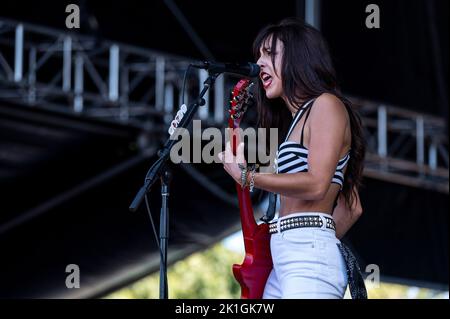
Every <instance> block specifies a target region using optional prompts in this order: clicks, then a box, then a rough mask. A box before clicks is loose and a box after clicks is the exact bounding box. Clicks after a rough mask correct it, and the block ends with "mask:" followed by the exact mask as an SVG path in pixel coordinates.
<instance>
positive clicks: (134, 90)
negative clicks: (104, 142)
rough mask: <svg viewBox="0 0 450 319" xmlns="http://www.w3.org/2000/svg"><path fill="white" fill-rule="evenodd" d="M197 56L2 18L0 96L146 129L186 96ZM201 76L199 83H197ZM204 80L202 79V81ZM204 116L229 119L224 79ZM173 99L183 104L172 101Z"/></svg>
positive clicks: (197, 74) (202, 72)
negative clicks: (191, 56) (138, 46)
mask: <svg viewBox="0 0 450 319" xmlns="http://www.w3.org/2000/svg"><path fill="white" fill-rule="evenodd" d="M190 62H192V61H190V60H189V59H186V58H183V57H178V56H174V55H168V54H162V53H159V52H156V51H151V50H146V49H142V48H137V47H133V46H129V45H124V44H117V43H113V42H109V41H104V40H101V41H100V40H98V39H96V38H93V37H86V36H82V35H79V34H75V33H69V32H61V31H55V30H52V29H48V28H44V27H40V26H36V25H30V24H25V23H17V22H14V21H11V20H5V19H0V83H1V87H0V98H1V99H9V100H15V101H17V102H21V103H26V104H28V105H32V106H46V107H51V106H52V107H53V108H56V109H59V110H61V111H72V112H75V113H80V114H83V115H86V116H92V117H97V118H104V119H110V120H115V121H120V122H122V123H125V124H133V125H137V126H140V127H142V128H148V126H149V125H151V124H152V119H153V118H155V117H157V116H159V117H163V118H164V119H165V121H166V122H167V121H169V122H170V120H171V119H172V118H173V116H172V115H173V112H174V111H175V112H176V110H177V109H178V106H179V105H180V104H181V101H182V98H183V97H182V86H183V78H184V73H185V71H186V69H187V67H188V65H189V63H190ZM206 76H207V71H205V70H195V71H193V72H191V74H190V77H189V79H188V81H187V85H186V92H185V97H184V98H185V103H188V102H189V101H188V100H189V94H188V92H189V91H190V90H191V87H195V86H200V85H202V84H203V80H204V79H205V78H206ZM193 82H196V83H193ZM199 82H200V83H199ZM213 92H214V99H213V100H212V101H211V102H210V101H209V100H210V99H209V95H208V96H206V100H207V104H206V105H205V107H204V108H203V109H202V111H201V112H200V114H199V116H200V118H202V119H206V118H209V116H210V115H211V116H212V119H213V120H214V121H215V122H216V123H223V121H224V115H225V114H224V109H223V105H224V104H225V103H224V100H222V99H221V98H222V97H223V96H224V79H223V77H219V78H218V79H217V81H216V84H215V87H214V90H213ZM175 104H178V105H177V106H175Z"/></svg>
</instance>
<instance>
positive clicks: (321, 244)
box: [263, 213, 347, 299]
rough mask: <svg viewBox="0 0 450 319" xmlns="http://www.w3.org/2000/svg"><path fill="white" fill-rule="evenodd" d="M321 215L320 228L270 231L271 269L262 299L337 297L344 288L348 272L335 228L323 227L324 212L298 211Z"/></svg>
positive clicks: (339, 296)
mask: <svg viewBox="0 0 450 319" xmlns="http://www.w3.org/2000/svg"><path fill="white" fill-rule="evenodd" d="M302 215H303V216H304V215H308V216H320V218H321V219H322V220H323V225H324V226H322V228H309V227H308V228H295V229H289V230H285V231H283V232H282V233H280V232H277V233H275V234H272V236H271V239H270V250H271V253H272V260H273V269H272V272H271V273H270V276H269V278H268V280H267V283H266V286H265V289H264V295H263V298H264V299H279V298H283V299H340V298H343V297H344V294H345V290H346V288H347V271H346V265H345V261H344V258H343V257H342V255H341V253H340V251H339V248H338V246H337V243H339V242H340V241H339V240H338V239H337V238H336V234H335V231H334V230H332V229H327V228H326V227H325V225H326V221H325V219H324V217H325V216H326V217H328V218H330V217H331V216H330V215H327V214H323V213H297V214H290V215H288V216H285V217H282V218H279V219H278V220H277V223H278V225H277V226H278V229H279V227H280V221H281V220H283V219H285V218H290V217H295V216H302Z"/></svg>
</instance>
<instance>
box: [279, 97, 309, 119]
mask: <svg viewBox="0 0 450 319" xmlns="http://www.w3.org/2000/svg"><path fill="white" fill-rule="evenodd" d="M282 99H283V101H284V103H285V104H286V107H287V108H288V110H289V112H291V114H292V117H294V116H295V114H297V111H298V109H299V107H300V105H303V104H304V103H305V102H306V100H300V101H299V102H300V105H295V104H292V103H290V102H289V100H288V98H287V97H285V96H283V97H282Z"/></svg>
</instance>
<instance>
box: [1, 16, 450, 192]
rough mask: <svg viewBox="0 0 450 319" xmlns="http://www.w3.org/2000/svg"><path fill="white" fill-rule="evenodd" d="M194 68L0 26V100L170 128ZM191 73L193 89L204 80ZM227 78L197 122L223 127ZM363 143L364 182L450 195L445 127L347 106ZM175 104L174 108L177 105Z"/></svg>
mask: <svg viewBox="0 0 450 319" xmlns="http://www.w3.org/2000/svg"><path fill="white" fill-rule="evenodd" d="M190 62H191V61H189V59H186V58H182V57H177V56H174V55H168V54H163V53H158V52H156V51H151V50H146V49H142V48H137V47H133V46H129V45H123V44H118V43H113V42H109V41H104V40H101V41H100V40H98V39H96V38H93V37H86V36H81V35H78V34H75V33H70V32H62V31H55V30H51V29H48V28H43V27H39V26H35V25H30V24H25V23H17V22H14V21H11V20H5V19H0V99H2V100H10V101H11V100H13V101H15V102H19V103H20V104H25V105H29V106H33V107H43V108H52V109H56V110H58V111H61V112H72V113H76V114H81V115H83V116H87V117H95V118H101V119H103V120H110V121H118V122H120V123H124V124H128V125H135V126H138V127H140V128H142V129H143V130H148V129H151V128H152V126H154V123H155V122H154V120H155V119H156V118H159V119H161V118H162V119H163V122H165V123H170V121H171V120H172V119H173V116H174V114H175V113H176V112H177V110H178V106H179V105H180V104H181V101H182V99H183V96H182V95H183V94H182V86H183V78H184V73H185V71H186V69H187V67H188V65H189V63H190ZM206 76H207V73H206V71H204V70H196V71H195V72H192V76H191V77H189V79H188V81H187V89H186V92H185V97H184V98H185V103H188V102H189V101H188V100H189V93H188V92H190V91H191V88H194V89H198V87H200V86H202V84H203V81H204V80H205V79H206ZM228 82H229V81H228V78H226V77H223V76H221V77H219V78H218V79H217V81H216V84H215V87H214V89H213V90H212V91H211V94H212V95H213V97H212V98H211V97H210V96H209V95H206V96H205V99H206V101H207V103H206V105H205V106H204V107H202V108H201V109H200V111H199V113H198V117H199V118H200V119H202V120H206V121H207V123H208V125H210V126H217V127H224V126H225V124H226V123H225V107H226V105H227V93H226V92H227V91H226V89H225V88H227V87H231V85H230V84H229V83H228ZM351 99H352V100H353V101H354V102H355V103H356V104H357V105H359V111H360V113H361V115H362V117H363V124H364V129H365V133H366V137H367V142H368V154H367V159H366V166H365V167H366V168H365V175H366V176H368V177H371V178H377V179H381V180H385V181H389V182H392V183H398V184H403V185H408V186H412V187H422V188H426V189H431V190H435V191H439V192H444V193H448V192H449V179H448V178H449V170H448V169H449V163H448V138H447V135H446V133H445V132H446V128H445V127H446V126H445V125H446V124H445V121H444V120H443V119H440V118H437V117H433V116H429V115H425V114H420V113H416V112H411V111H408V110H404V109H401V108H398V107H394V106H388V105H384V104H377V103H374V102H371V101H367V100H363V99H359V98H352V97H351ZM175 104H177V105H175Z"/></svg>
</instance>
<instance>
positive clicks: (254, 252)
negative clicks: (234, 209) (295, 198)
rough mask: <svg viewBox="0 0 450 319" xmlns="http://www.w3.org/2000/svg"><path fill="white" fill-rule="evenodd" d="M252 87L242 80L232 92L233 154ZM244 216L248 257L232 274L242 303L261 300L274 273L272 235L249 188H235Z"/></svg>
mask: <svg viewBox="0 0 450 319" xmlns="http://www.w3.org/2000/svg"><path fill="white" fill-rule="evenodd" d="M251 85H252V84H251V83H250V81H249V80H247V79H243V80H240V81H239V82H238V83H237V84H236V86H235V87H234V89H233V92H232V96H233V99H232V101H231V109H230V119H229V128H230V129H233V130H232V131H231V137H232V143H231V147H232V150H233V153H234V154H236V147H237V145H238V144H239V135H238V134H237V133H236V130H235V129H238V128H239V124H240V121H241V119H242V115H243V114H244V113H245V109H246V106H247V103H248V99H249V98H251V94H250V93H249V88H250V87H251ZM236 190H237V194H238V200H239V209H240V215H241V225H242V233H243V237H244V247H245V257H244V261H243V263H242V264H240V265H236V264H235V265H233V274H234V277H235V278H236V280H237V281H238V282H239V284H240V286H241V298H242V299H261V298H262V296H263V293H264V287H265V285H266V282H267V278H268V277H269V274H270V272H271V271H272V268H273V264H272V256H271V253H270V234H269V225H268V224H265V223H264V224H259V225H258V224H257V223H256V221H255V217H254V214H253V207H252V202H251V197H250V193H249V190H248V188H242V187H241V185H240V184H236Z"/></svg>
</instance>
